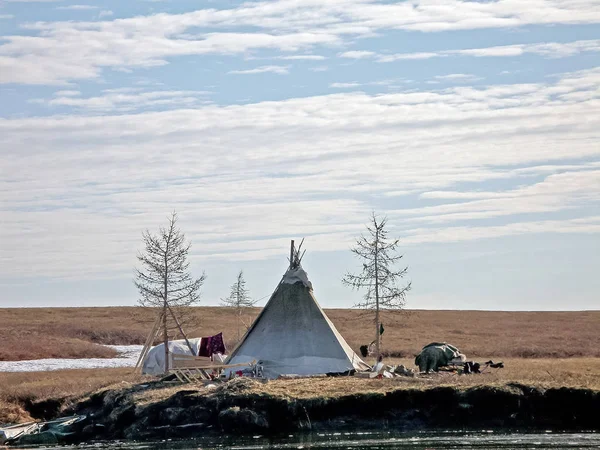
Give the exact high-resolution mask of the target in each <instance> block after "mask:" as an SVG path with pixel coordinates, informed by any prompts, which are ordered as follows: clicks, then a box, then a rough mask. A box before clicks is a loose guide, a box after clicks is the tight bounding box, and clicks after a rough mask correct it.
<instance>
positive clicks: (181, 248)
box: [134, 212, 206, 373]
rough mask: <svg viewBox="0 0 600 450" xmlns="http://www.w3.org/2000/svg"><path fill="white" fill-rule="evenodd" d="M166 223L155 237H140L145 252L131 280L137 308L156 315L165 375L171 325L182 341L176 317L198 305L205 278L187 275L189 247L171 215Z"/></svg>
mask: <svg viewBox="0 0 600 450" xmlns="http://www.w3.org/2000/svg"><path fill="white" fill-rule="evenodd" d="M168 221H169V222H168V225H167V226H166V227H160V228H159V232H158V234H156V235H154V234H151V233H150V232H149V231H148V230H146V231H144V232H143V233H142V239H143V242H144V250H143V251H142V252H139V253H138V255H137V258H138V261H139V262H140V264H141V268H140V269H138V268H136V269H135V280H134V283H135V286H136V287H137V288H138V290H139V293H140V298H139V300H138V303H139V305H141V306H145V307H151V308H157V310H158V311H159V313H158V314H159V315H160V317H161V321H162V324H161V328H162V334H163V342H164V345H165V373H166V372H168V370H169V329H171V328H172V327H173V324H172V322H175V324H174V325H175V326H176V327H177V328H178V329H179V331H180V332H181V334H183V335H184V337H185V334H184V332H183V329H182V324H181V321H180V320H178V316H179V317H180V316H181V314H182V312H183V311H184V310H186V309H188V310H189V309H190V307H191V306H193V305H195V304H197V303H199V301H200V287H201V286H202V284H203V283H204V280H205V278H206V276H205V275H204V273H203V274H202V275H201V276H200V277H199V278H194V277H192V275H191V274H190V272H189V266H190V263H189V262H188V254H189V251H190V248H191V243H190V242H186V240H185V235H184V234H183V233H182V232H181V231H180V230H179V228H178V227H177V214H176V213H175V212H173V213H172V215H171V217H169V219H168ZM171 319H172V320H171ZM186 341H187V338H186ZM188 346H189V342H188ZM190 349H191V346H190Z"/></svg>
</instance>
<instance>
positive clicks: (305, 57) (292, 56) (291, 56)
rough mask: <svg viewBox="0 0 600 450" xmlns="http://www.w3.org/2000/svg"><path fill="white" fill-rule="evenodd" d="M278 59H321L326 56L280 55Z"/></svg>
mask: <svg viewBox="0 0 600 450" xmlns="http://www.w3.org/2000/svg"><path fill="white" fill-rule="evenodd" d="M278 59H285V60H306V61H323V60H325V59H327V58H325V57H324V56H321V55H290V56H280V57H279V58H278Z"/></svg>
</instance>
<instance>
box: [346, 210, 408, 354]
mask: <svg viewBox="0 0 600 450" xmlns="http://www.w3.org/2000/svg"><path fill="white" fill-rule="evenodd" d="M386 225H387V218H385V217H384V218H381V219H379V218H378V217H377V215H376V214H375V213H374V212H373V213H372V214H371V219H370V221H369V224H368V225H367V231H368V235H367V236H364V235H362V236H361V237H360V238H359V239H357V241H356V246H355V247H354V248H352V249H351V251H352V253H354V254H355V255H356V256H358V257H359V258H360V259H361V260H362V262H363V268H362V271H361V272H360V273H358V274H352V273H347V274H346V275H345V276H344V278H343V279H342V283H344V284H345V285H347V286H350V287H351V288H353V289H356V290H361V289H366V292H365V295H364V297H363V301H362V302H359V303H357V304H356V305H354V306H355V307H358V308H364V309H368V310H372V311H375V318H374V322H375V341H374V342H375V352H376V357H379V355H380V353H381V332H380V330H381V317H380V312H381V311H382V310H386V309H403V308H404V306H405V303H406V294H407V293H408V291H409V290H410V288H411V283H410V282H409V283H408V284H406V285H400V284H399V282H400V280H401V279H402V278H404V276H405V275H406V274H407V272H408V267H403V268H399V269H396V265H397V263H398V262H399V261H400V259H401V258H402V255H398V254H397V248H398V243H399V241H398V240H397V239H396V240H390V239H389V237H388V231H387V230H386Z"/></svg>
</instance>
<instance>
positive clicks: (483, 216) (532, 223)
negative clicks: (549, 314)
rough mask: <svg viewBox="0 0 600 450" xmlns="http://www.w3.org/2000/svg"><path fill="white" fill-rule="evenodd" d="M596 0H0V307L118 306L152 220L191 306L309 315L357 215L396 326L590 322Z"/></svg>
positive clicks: (598, 202) (599, 103) (339, 269)
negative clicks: (288, 287) (304, 293)
mask: <svg viewBox="0 0 600 450" xmlns="http://www.w3.org/2000/svg"><path fill="white" fill-rule="evenodd" d="M599 138H600V2H599V1H598V0H528V1H522V0H482V1H460V0H438V1H433V0H411V1H394V0H270V1H247V2H239V1H234V0H219V1H216V0H204V1H202V0H196V1H187V0H164V1H149V0H129V1H126V2H123V1H116V0H107V1H104V2H85V1H84V0H72V1H71V0H62V1H61V0H55V1H53V0H38V1H32V0H0V161H1V163H0V306H11V307H13V306H14V307H19V306H90V305H97V306H103V305H133V304H135V302H136V300H137V292H136V290H135V287H134V285H133V282H132V279H133V273H134V268H135V267H136V264H137V260H136V254H137V252H138V251H140V250H141V249H142V240H141V235H142V231H143V230H145V229H148V230H150V231H151V232H155V231H157V230H158V227H159V226H163V225H165V224H166V223H167V217H168V216H169V215H170V213H171V212H172V211H177V213H178V215H179V225H180V228H181V230H182V231H183V232H184V233H185V234H186V236H187V238H188V239H189V240H191V242H192V251H191V255H190V260H191V269H192V273H194V274H197V275H199V274H200V273H202V272H203V271H204V272H205V273H206V276H207V278H206V282H205V284H204V286H203V289H202V303H203V304H205V305H216V304H218V303H219V299H220V298H222V297H225V296H227V294H228V291H229V286H230V285H231V284H232V283H233V282H234V281H235V278H236V275H237V273H238V272H239V270H242V269H243V270H244V274H245V278H246V280H247V283H248V284H247V286H248V288H249V289H250V293H251V295H252V296H253V297H254V298H256V299H259V300H260V301H259V304H264V303H265V301H266V297H267V296H268V295H269V294H270V293H271V292H272V291H273V289H274V288H275V287H276V285H277V283H278V282H279V280H280V278H281V275H282V274H283V272H284V271H285V269H286V266H287V255H288V253H289V241H290V239H296V240H297V241H298V240H300V239H302V238H304V239H305V241H304V248H306V250H307V252H306V255H305V257H304V260H303V266H304V268H305V269H306V271H307V272H308V274H309V277H310V279H311V281H312V283H313V285H314V287H315V294H316V297H317V299H318V300H319V302H320V303H321V305H322V306H324V307H351V306H352V305H353V304H355V303H356V302H357V301H358V300H359V299H360V295H361V294H360V293H357V292H353V291H351V290H349V289H348V288H346V287H344V286H343V285H342V283H341V278H342V276H343V275H344V273H345V272H347V271H355V270H357V269H359V268H360V262H359V261H358V260H356V259H355V258H354V257H353V256H352V254H351V252H350V248H351V247H352V244H353V242H354V241H355V240H356V238H357V237H358V236H360V234H361V233H363V232H364V229H365V228H364V227H365V224H366V223H367V221H368V219H369V216H370V214H371V212H373V211H374V212H376V213H377V214H380V215H381V216H382V217H383V216H386V217H387V218H388V228H389V232H390V235H391V236H393V237H396V238H398V239H400V246H399V251H400V253H401V254H403V255H404V257H403V261H404V263H405V264H406V265H407V266H408V268H409V271H408V278H407V279H406V281H407V282H408V281H411V282H412V290H411V292H410V293H409V295H408V297H407V307H408V308H412V309H482V310H581V309H600V277H599V276H598V268H600V140H599Z"/></svg>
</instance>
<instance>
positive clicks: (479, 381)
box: [0, 358, 600, 423]
mask: <svg viewBox="0 0 600 450" xmlns="http://www.w3.org/2000/svg"><path fill="white" fill-rule="evenodd" d="M493 359H496V358H493ZM496 360H497V359H496ZM386 362H388V363H391V364H405V365H406V366H408V367H414V366H413V362H412V361H411V360H409V359H395V360H386ZM504 363H505V368H503V369H494V370H492V369H488V370H487V371H486V372H485V373H483V374H481V375H474V376H457V375H451V374H444V373H440V374H439V375H430V376H427V377H425V376H420V377H417V378H415V379H397V380H391V381H387V380H379V381H378V380H365V379H354V378H352V379H349V381H348V382H347V383H346V384H343V385H339V384H336V383H335V382H334V383H332V384H327V383H328V382H329V381H328V380H326V381H323V380H311V381H310V382H303V381H301V380H288V381H285V382H284V381H271V382H269V383H268V384H267V385H266V386H268V393H269V394H271V395H275V396H283V397H292V398H312V397H314V396H315V395H321V396H326V397H337V396H339V395H343V394H347V395H350V394H361V393H364V392H374V391H375V392H382V391H385V390H386V389H388V388H395V387H399V388H401V387H408V388H413V389H425V388H431V387H441V386H454V387H456V388H460V389H467V388H471V387H477V386H493V387H497V386H505V385H509V384H512V383H516V384H522V385H529V386H535V387H539V388H541V389H549V388H561V387H566V388H575V389H588V390H592V391H594V390H596V391H597V390H600V358H565V359H525V358H506V359H504ZM154 380H155V379H154V378H153V377H143V376H140V375H137V374H134V373H133V371H132V369H131V368H124V369H87V370H58V371H52V372H29V373H0V423H16V422H27V421H31V420H49V419H53V418H55V417H57V416H59V415H61V414H64V413H65V411H66V410H67V409H68V408H70V407H71V405H73V404H76V403H79V402H81V401H82V399H84V398H86V397H87V396H88V395H89V393H91V392H95V391H98V390H100V389H107V388H114V387H119V388H120V387H124V386H131V385H134V384H139V383H150V382H152V381H154ZM329 383H331V382H329ZM386 383H387V384H386ZM188 388H190V386H180V387H169V388H164V389H157V390H156V391H153V392H156V393H158V392H162V393H168V392H171V390H177V389H188ZM155 395H157V394H155Z"/></svg>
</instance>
